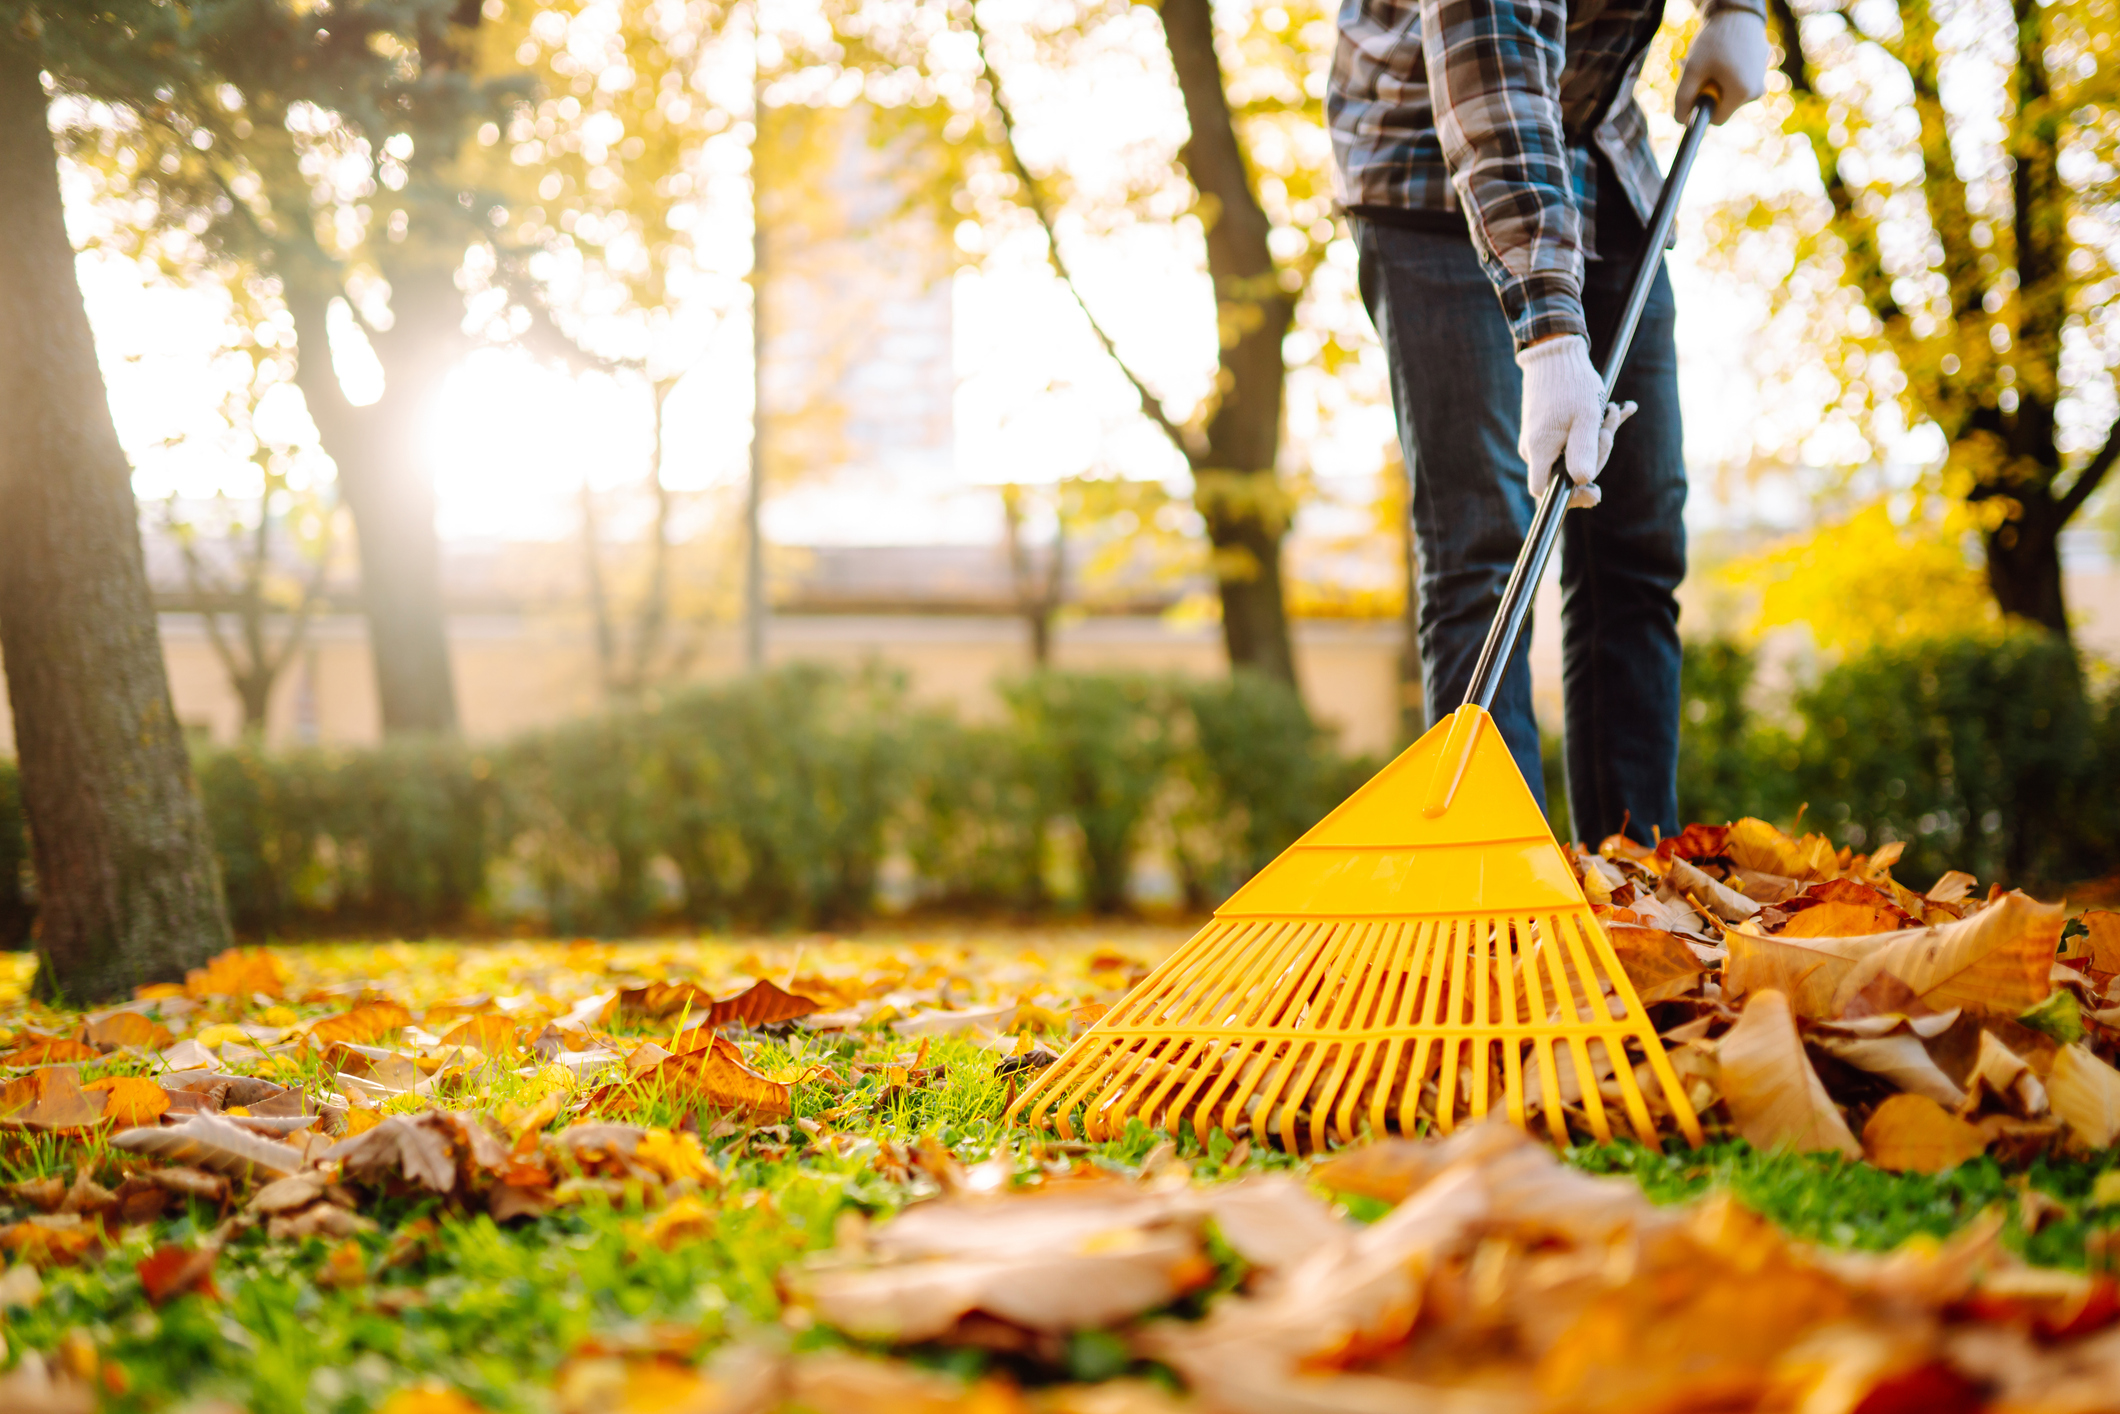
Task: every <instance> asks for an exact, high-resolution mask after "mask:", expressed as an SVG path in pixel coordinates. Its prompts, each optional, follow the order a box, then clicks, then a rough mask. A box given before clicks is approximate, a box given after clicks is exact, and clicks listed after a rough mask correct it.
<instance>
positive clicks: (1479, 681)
mask: <svg viewBox="0 0 2120 1414" xmlns="http://www.w3.org/2000/svg"><path fill="white" fill-rule="evenodd" d="M1714 116H1715V97H1714V95H1713V94H1712V93H1703V94H1702V95H1701V97H1700V100H1699V101H1698V102H1697V103H1695V104H1694V105H1693V115H1692V117H1690V118H1688V119H1687V120H1686V135H1685V136H1684V137H1683V138H1681V139H1680V140H1679V144H1678V155H1677V156H1676V157H1674V158H1672V159H1671V174H1670V175H1669V176H1667V177H1665V178H1664V185H1663V190H1662V191H1660V192H1659V193H1657V197H1656V209H1655V210H1654V211H1653V212H1651V213H1650V215H1649V226H1648V230H1647V231H1646V233H1645V234H1644V235H1643V237H1642V250H1641V258H1640V260H1639V261H1638V262H1637V264H1636V265H1635V267H1634V284H1633V286H1632V287H1631V288H1630V289H1629V290H1628V291H1627V303H1626V306H1625V307H1624V308H1623V309H1621V311H1620V316H1619V323H1618V325H1617V326H1615V327H1614V329H1613V331H1612V343H1611V346H1610V347H1609V348H1608V349H1607V350H1606V351H1605V368H1604V375H1605V401H1606V402H1610V401H1612V390H1613V389H1614V388H1615V387H1616V386H1617V385H1618V383H1619V373H1620V370H1621V369H1622V368H1624V367H1626V364H1627V354H1628V351H1629V350H1631V349H1632V348H1633V347H1634V331H1635V330H1636V329H1637V328H1639V327H1640V325H1641V322H1642V309H1643V307H1644V306H1645V305H1647V304H1648V302H1649V290H1650V287H1651V286H1653V285H1654V284H1655V283H1656V272H1657V271H1658V270H1659V269H1661V268H1662V265H1663V258H1664V243H1665V242H1666V241H1668V240H1669V239H1670V238H1671V224H1672V222H1673V221H1674V220H1676V219H1677V217H1678V194H1679V192H1680V190H1681V189H1683V188H1684V186H1685V184H1686V176H1687V174H1688V173H1689V172H1691V171H1692V170H1693V159H1694V157H1696V156H1697V155H1699V152H1700V143H1701V139H1702V138H1704V137H1706V136H1707V135H1708V124H1709V122H1710V120H1711V119H1713V117H1714ZM1574 491H1575V482H1574V481H1572V480H1570V479H1569V476H1568V473H1567V469H1566V468H1565V467H1559V466H1557V467H1555V468H1554V473H1553V475H1552V477H1551V478H1549V479H1548V480H1547V482H1546V494H1545V495H1544V496H1541V497H1540V498H1539V503H1538V510H1537V512H1536V513H1535V514H1534V515H1533V516H1532V517H1531V533H1530V534H1529V535H1527V536H1525V537H1524V548H1523V549H1522V550H1520V551H1518V552H1517V556H1516V568H1515V569H1513V570H1511V571H1510V572H1509V583H1508V585H1507V586H1506V587H1505V588H1504V589H1503V590H1502V602H1501V604H1500V605H1499V606H1498V607H1497V608H1496V609H1495V611H1494V624H1493V626H1492V627H1490V628H1489V629H1488V630H1487V641H1486V643H1484V644H1483V645H1481V647H1480V656H1479V662H1478V663H1477V665H1476V666H1474V668H1473V670H1472V681H1471V682H1470V683H1469V684H1467V685H1466V688H1465V703H1466V705H1467V706H1475V707H1478V708H1479V709H1480V710H1481V711H1486V710H1487V709H1488V708H1490V707H1491V706H1493V704H1494V694H1495V691H1496V690H1497V689H1498V688H1500V687H1501V685H1502V674H1503V673H1504V672H1505V671H1506V670H1507V668H1508V666H1509V655H1510V654H1511V653H1513V652H1514V651H1515V650H1516V640H1517V637H1518V635H1520V634H1521V633H1522V632H1523V630H1524V621H1525V620H1526V619H1528V618H1530V617H1531V601H1532V598H1533V596H1534V595H1535V594H1536V593H1537V590H1538V582H1539V581H1540V580H1541V579H1544V578H1545V577H1546V564H1547V562H1548V561H1550V560H1551V559H1552V558H1553V547H1554V545H1555V544H1557V543H1558V542H1559V540H1560V538H1561V517H1562V516H1563V515H1565V514H1567V511H1568V498H1569V496H1570V495H1572V494H1573V493H1574Z"/></svg>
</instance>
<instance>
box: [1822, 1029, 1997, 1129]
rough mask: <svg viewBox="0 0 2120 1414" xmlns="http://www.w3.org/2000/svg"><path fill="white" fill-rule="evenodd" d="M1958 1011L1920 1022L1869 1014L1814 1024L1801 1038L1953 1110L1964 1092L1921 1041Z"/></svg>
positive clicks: (1844, 1061)
mask: <svg viewBox="0 0 2120 1414" xmlns="http://www.w3.org/2000/svg"><path fill="white" fill-rule="evenodd" d="M1958 1016H1959V1013H1958V1012H1956V1011H1949V1012H1937V1013H1932V1014H1930V1015H1928V1016H1924V1017H1922V1018H1920V1019H1919V1020H1918V1021H1916V1020H1914V1019H1911V1018H1909V1017H1906V1016H1897V1015H1887V1016H1867V1017H1860V1018H1855V1019H1851V1020H1843V1021H1823V1022H1818V1023H1815V1024H1814V1025H1813V1026H1812V1027H1811V1029H1810V1030H1809V1032H1808V1033H1807V1034H1806V1036H1805V1039H1806V1040H1807V1041H1808V1042H1809V1043H1810V1044H1811V1045H1813V1046H1816V1047H1817V1048H1818V1049H1819V1050H1821V1051H1824V1052H1825V1053H1826V1054H1827V1055H1829V1056H1831V1057H1833V1059H1835V1060H1837V1061H1840V1062H1842V1063H1843V1064H1846V1065H1852V1066H1854V1067H1855V1068H1856V1069H1857V1070H1866V1071H1868V1072H1869V1073H1870V1074H1872V1075H1877V1076H1882V1077H1883V1078H1884V1079H1886V1080H1889V1081H1891V1082H1892V1084H1894V1085H1896V1086H1898V1087H1899V1088H1900V1089H1901V1090H1904V1091H1906V1092H1907V1093H1909V1094H1913V1095H1926V1096H1927V1097H1928V1098H1929V1099H1931V1100H1934V1101H1935V1102H1936V1103H1938V1104H1940V1105H1947V1106H1950V1107H1951V1108H1953V1109H1955V1108H1957V1107H1958V1106H1959V1105H1961V1104H1963V1103H1965V1091H1964V1090H1962V1089H1960V1088H1959V1087H1958V1084H1957V1082H1955V1081H1953V1080H1952V1079H1951V1077H1950V1076H1949V1075H1948V1074H1946V1073H1945V1072H1944V1070H1943V1068H1942V1067H1941V1066H1939V1065H1937V1064H1936V1061H1935V1059H1934V1057H1932V1056H1931V1055H1930V1054H1929V1050H1928V1047H1927V1046H1926V1045H1925V1044H1923V1043H1924V1040H1925V1039H1927V1038H1930V1037H1934V1036H1938V1035H1940V1034H1942V1033H1943V1032H1944V1031H1945V1030H1947V1029H1949V1027H1950V1025H1951V1023H1952V1022H1954V1021H1956V1020H1957V1019H1958Z"/></svg>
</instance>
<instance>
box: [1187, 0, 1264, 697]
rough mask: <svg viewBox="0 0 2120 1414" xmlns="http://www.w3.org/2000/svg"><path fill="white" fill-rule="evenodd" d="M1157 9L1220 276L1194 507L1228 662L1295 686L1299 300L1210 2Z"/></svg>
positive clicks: (1212, 266)
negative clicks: (1290, 574) (1292, 486)
mask: <svg viewBox="0 0 2120 1414" xmlns="http://www.w3.org/2000/svg"><path fill="white" fill-rule="evenodd" d="M1160 13H1161V15H1162V19H1163V37H1164V40H1165V42H1166V43H1167V44H1168V45H1169V46H1170V62H1171V67H1172V69H1173V70H1174V71H1175V72H1176V74H1177V78H1178V90H1179V92H1180V93H1181V94H1182V95H1183V97H1184V99H1185V116H1186V119H1187V121H1188V122H1189V123H1190V124H1191V127H1192V135H1191V137H1189V138H1188V139H1187V140H1186V143H1185V147H1184V149H1183V150H1182V152H1181V154H1180V156H1181V158H1182V160H1183V161H1184V163H1185V170H1186V173H1187V175H1188V176H1190V177H1191V178H1192V183H1193V186H1194V188H1195V189H1196V190H1197V191H1198V192H1199V193H1200V218H1201V223H1202V224H1203V225H1204V226H1205V227H1206V229H1207V271H1208V274H1209V276H1211V277H1212V278H1213V280H1214V285H1215V320H1216V325H1217V327H1218V328H1219V330H1220V331H1221V355H1220V369H1219V371H1218V377H1217V380H1216V385H1217V386H1216V394H1215V399H1216V401H1215V404H1214V409H1213V412H1212V414H1211V415H1210V416H1209V418H1208V420H1207V427H1206V445H1205V447H1204V448H1202V449H1200V450H1199V452H1198V453H1196V454H1194V455H1192V456H1191V457H1190V460H1191V461H1192V464H1193V484H1194V487H1195V490H1194V504H1195V505H1196V506H1197V507H1198V509H1199V511H1200V514H1201V516H1202V517H1203V518H1204V519H1205V520H1206V522H1207V537H1208V540H1209V542H1210V543H1211V544H1212V545H1213V546H1214V563H1215V579H1216V583H1217V585H1218V587H1219V589H1220V591H1221V596H1222V637H1223V642H1224V643H1225V645H1226V646H1227V648H1228V650H1229V661H1230V665H1231V666H1232V667H1247V668H1251V669H1253V670H1255V671H1257V672H1261V673H1265V674H1266V675H1268V676H1269V677H1275V678H1279V679H1280V680H1281V681H1283V682H1285V683H1288V684H1290V685H1291V686H1292V685H1294V683H1295V680H1296V668H1295V653H1294V650H1293V649H1292V647H1291V646H1290V642H1289V633H1288V611H1287V606H1286V604H1285V602H1284V600H1283V598H1282V587H1281V540H1282V537H1283V536H1284V535H1285V534H1286V533H1287V530H1288V512H1289V507H1288V503H1287V496H1286V493H1285V491H1284V490H1283V488H1282V486H1281V483H1280V478H1279V477H1278V476H1277V475H1276V474H1275V470H1274V468H1275V463H1276V462H1277V460H1278V459H1279V456H1280V449H1281V397H1282V391H1283V386H1284V384H1285V382H1286V379H1287V368H1286V365H1285V363H1284V361H1283V358H1282V352H1281V341H1282V339H1283V338H1285V337H1286V336H1287V333H1288V326H1289V324H1290V322H1291V321H1292V320H1293V319H1294V318H1295V299H1294V296H1293V295H1292V294H1291V293H1290V292H1289V291H1288V290H1286V289H1285V288H1283V286H1282V283H1281V272H1280V271H1279V270H1278V269H1277V268H1276V267H1275V265H1274V260H1273V252H1272V250H1271V249H1269V248H1268V245H1267V236H1268V234H1269V232H1270V231H1271V230H1272V223H1271V222H1270V221H1268V219H1267V217H1266V212H1265V210H1264V209H1263V208H1261V207H1260V205H1259V201H1258V198H1257V197H1256V196H1255V195H1254V194H1253V192H1252V183H1251V172H1250V170H1249V168H1248V167H1247V165H1246V163H1245V161H1244V152H1243V149H1242V147H1241V146H1240V145H1239V143H1238V141H1237V131H1236V125H1235V122H1234V121H1233V119H1232V118H1231V116H1230V111H1229V98H1228V95H1227V93H1226V92H1225V91H1224V89H1223V86H1222V62H1221V60H1220V59H1219V58H1218V57H1217V56H1216V54H1215V31H1214V15H1213V10H1212V6H1211V4H1210V0H1164V4H1163V6H1162V10H1161V12H1160Z"/></svg>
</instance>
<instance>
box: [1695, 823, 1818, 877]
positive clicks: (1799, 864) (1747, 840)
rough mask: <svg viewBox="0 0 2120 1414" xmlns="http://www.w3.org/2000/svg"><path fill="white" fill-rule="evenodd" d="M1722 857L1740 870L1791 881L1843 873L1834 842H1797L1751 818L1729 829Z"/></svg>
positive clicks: (1807, 838) (1807, 839)
mask: <svg viewBox="0 0 2120 1414" xmlns="http://www.w3.org/2000/svg"><path fill="white" fill-rule="evenodd" d="M1722 854H1723V856H1724V857H1725V858H1727V859H1728V860H1729V861H1730V862H1731V863H1732V864H1735V865H1737V866H1739V867H1740V868H1744V869H1755V870H1758V871H1759V872H1760V873H1762V874H1779V875H1782V876H1783V877H1785V878H1790V879H1830V878H1833V877H1835V876H1836V875H1837V874H1839V872H1840V870H1839V867H1838V864H1837V862H1836V854H1835V851H1834V849H1833V845H1832V842H1831V841H1830V840H1828V839H1827V838H1826V837H1825V836H1824V835H1805V836H1804V837H1803V838H1802V839H1796V838H1794V837H1792V836H1789V835H1785V834H1783V833H1782V832H1781V831H1780V830H1778V829H1776V828H1775V827H1774V826H1772V825H1770V824H1768V823H1767V822H1766V821H1764V820H1757V819H1753V818H1751V817H1749V816H1747V817H1746V818H1745V819H1742V820H1739V821H1737V822H1735V823H1734V824H1732V825H1731V826H1730V827H1729V832H1728V834H1726V835H1725V836H1724V837H1723V847H1722Z"/></svg>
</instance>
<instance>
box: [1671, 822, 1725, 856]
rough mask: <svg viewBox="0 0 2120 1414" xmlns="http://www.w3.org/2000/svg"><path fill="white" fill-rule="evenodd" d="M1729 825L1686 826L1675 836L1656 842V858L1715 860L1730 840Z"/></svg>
mask: <svg viewBox="0 0 2120 1414" xmlns="http://www.w3.org/2000/svg"><path fill="white" fill-rule="evenodd" d="M1731 829H1732V827H1731V826H1729V825H1699V824H1695V825H1688V826H1686V828H1685V829H1683V830H1680V831H1679V832H1678V833H1677V834H1675V835H1665V836H1664V837H1663V838H1662V839H1660V840H1658V841H1657V842H1656V857H1657V858H1658V859H1662V860H1666V861H1669V860H1673V859H1717V858H1720V857H1721V856H1722V852H1723V847H1724V845H1725V844H1726V842H1727V841H1728V840H1729V838H1730V831H1731Z"/></svg>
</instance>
